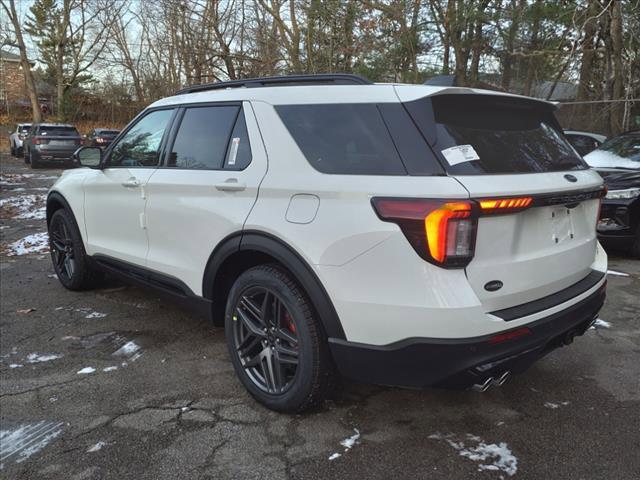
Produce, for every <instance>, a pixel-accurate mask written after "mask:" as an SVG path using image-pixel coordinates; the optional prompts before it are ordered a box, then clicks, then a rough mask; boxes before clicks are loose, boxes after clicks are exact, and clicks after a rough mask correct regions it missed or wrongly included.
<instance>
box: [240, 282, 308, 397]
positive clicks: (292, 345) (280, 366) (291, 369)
mask: <svg viewBox="0 0 640 480" xmlns="http://www.w3.org/2000/svg"><path fill="white" fill-rule="evenodd" d="M232 318H233V341H234V347H235V351H236V354H237V355H238V357H239V358H240V363H241V364H242V367H243V368H244V369H245V372H246V373H247V376H248V377H249V378H250V379H251V381H252V382H253V383H254V385H256V386H257V387H258V388H260V389H261V390H262V391H264V392H267V393H270V394H274V395H280V394H282V393H284V392H286V391H287V390H288V389H289V388H290V387H291V385H292V384H293V382H294V380H295V377H296V374H297V372H298V355H299V349H298V341H299V340H298V336H297V332H296V326H295V323H294V322H293V318H292V316H291V314H290V313H289V311H288V310H287V308H286V306H285V304H284V302H283V300H282V299H281V298H280V297H279V296H278V295H277V294H276V293H275V292H273V291H272V290H270V289H267V288H264V287H250V288H248V289H246V290H245V291H244V292H243V293H242V295H240V298H239V300H238V302H237V304H236V307H235V309H234V310H233V317H232Z"/></svg>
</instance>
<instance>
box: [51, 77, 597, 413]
mask: <svg viewBox="0 0 640 480" xmlns="http://www.w3.org/2000/svg"><path fill="white" fill-rule="evenodd" d="M247 86H250V87H252V88H244V87H247ZM554 110H555V105H554V104H552V103H550V102H545V101H541V100H535V99H532V98H523V97H520V96H514V95H507V94H503V93H496V92H492V91H482V90H475V89H473V90H472V89H469V88H458V87H442V86H430V85H390V84H373V83H371V82H369V81H367V80H366V79H363V78H361V77H357V76H353V75H300V76H291V77H275V78H261V79H248V80H238V81H231V82H220V83H214V84H209V85H206V84H205V85H198V86H194V87H191V88H187V89H185V90H183V91H181V92H178V94H177V95H176V96H173V97H169V98H165V99H162V100H159V101H157V102H155V103H154V104H152V105H151V106H149V107H148V108H147V109H145V110H144V111H143V112H142V113H140V115H138V116H137V117H136V118H135V119H134V120H133V121H132V122H131V124H130V125H129V126H128V127H127V128H126V129H125V130H124V131H123V133H122V134H121V135H120V136H119V137H118V139H117V140H116V141H115V142H114V144H113V145H112V146H111V147H109V148H108V149H106V150H102V149H100V148H95V147H83V148H80V149H78V150H77V151H76V153H75V154H74V158H75V159H76V161H77V162H78V163H79V164H80V165H82V166H85V167H90V168H77V169H74V170H70V171H68V172H65V174H64V175H62V176H61V177H60V178H59V179H58V181H57V182H56V183H55V184H54V185H53V187H52V188H51V190H50V192H49V195H48V198H47V225H48V229H49V239H50V248H51V254H52V260H53V266H54V269H55V272H56V274H57V276H58V279H59V281H60V282H61V283H62V285H63V286H65V287H66V288H68V289H71V290H80V289H84V288H88V287H90V286H91V285H95V282H96V281H99V276H100V272H105V271H106V272H111V273H114V274H116V275H119V276H121V277H123V278H127V279H129V280H130V281H133V282H138V283H144V284H146V285H149V286H155V287H157V288H160V289H162V290H163V291H164V292H167V293H173V294H175V296H176V297H177V298H181V299H182V300H183V301H187V302H188V303H190V304H191V305H193V306H198V307H201V308H202V311H204V312H206V313H207V314H208V315H209V316H210V317H211V318H212V319H214V321H216V322H219V324H224V325H225V334H226V337H227V345H228V348H229V354H230V356H231V361H232V364H233V367H234V369H235V371H236V373H237V375H238V377H239V378H240V381H241V382H242V383H243V385H244V386H245V387H246V388H247V390H248V391H249V392H250V393H251V394H252V395H253V396H254V397H255V398H256V399H258V400H259V401H260V402H262V403H263V404H265V405H266V406H268V407H270V408H273V409H275V410H279V411H288V412H292V411H300V410H303V409H305V408H308V407H310V406H312V405H314V404H316V403H317V402H319V401H320V400H322V398H323V396H324V395H326V393H327V391H328V389H329V386H330V385H331V383H332V382H330V378H331V376H332V375H333V373H334V366H335V367H337V369H338V371H339V372H341V373H342V374H343V375H344V376H346V377H350V378H354V379H357V380H360V381H366V382H371V383H377V384H384V385H399V386H406V387H425V386H431V385H437V386H447V387H456V388H462V387H471V386H473V387H474V388H475V389H477V390H481V391H484V390H486V389H487V388H489V387H491V386H492V385H502V384H503V383H504V382H505V380H506V379H507V378H508V377H509V376H510V375H511V374H512V373H521V372H523V371H524V370H526V369H527V367H528V366H529V365H531V364H532V363H533V362H535V361H536V360H538V359H539V358H541V357H543V356H544V355H546V354H547V353H549V352H550V351H551V350H553V349H554V348H556V347H560V346H561V345H568V344H569V343H571V342H572V341H573V339H574V337H576V336H579V335H582V334H583V333H584V332H586V331H587V330H588V329H589V327H590V326H591V325H592V324H593V322H594V321H595V320H596V318H597V315H598V311H599V310H600V308H601V306H602V304H603V301H604V297H605V288H606V271H607V258H606V253H605V252H604V251H603V250H602V248H601V247H600V245H599V244H598V241H597V239H596V233H595V232H596V221H597V218H598V207H599V205H600V198H601V197H602V195H603V194H604V186H603V181H602V178H601V177H600V176H599V175H598V174H597V173H596V172H595V171H593V170H592V169H590V168H589V167H588V165H587V164H586V163H585V162H584V160H583V159H582V158H581V157H580V156H579V155H578V154H577V153H576V152H575V150H574V149H573V148H571V146H570V145H569V143H568V142H567V140H566V139H565V138H564V136H563V135H562V130H561V128H560V126H559V124H558V122H557V120H556V118H555V116H554V113H553V112H554ZM267 167H268V168H267ZM74 298H75V297H74ZM567 375H569V373H567Z"/></svg>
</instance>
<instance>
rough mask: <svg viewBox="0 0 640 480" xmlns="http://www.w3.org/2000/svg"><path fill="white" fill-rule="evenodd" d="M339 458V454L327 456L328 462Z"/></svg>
mask: <svg viewBox="0 0 640 480" xmlns="http://www.w3.org/2000/svg"><path fill="white" fill-rule="evenodd" d="M341 456H342V454H341V453H337V452H336V453H332V454H331V455H329V460H335V459H336V458H340V457H341Z"/></svg>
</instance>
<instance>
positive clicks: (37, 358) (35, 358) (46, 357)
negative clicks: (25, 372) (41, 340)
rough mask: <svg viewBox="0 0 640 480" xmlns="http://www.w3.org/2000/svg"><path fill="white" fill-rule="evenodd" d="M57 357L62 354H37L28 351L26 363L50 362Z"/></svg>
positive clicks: (60, 356)
mask: <svg viewBox="0 0 640 480" xmlns="http://www.w3.org/2000/svg"><path fill="white" fill-rule="evenodd" d="M58 358H62V354H59V353H46V354H43V355H38V354H37V353H30V354H29V355H27V363H42V362H50V361H51V360H57V359H58Z"/></svg>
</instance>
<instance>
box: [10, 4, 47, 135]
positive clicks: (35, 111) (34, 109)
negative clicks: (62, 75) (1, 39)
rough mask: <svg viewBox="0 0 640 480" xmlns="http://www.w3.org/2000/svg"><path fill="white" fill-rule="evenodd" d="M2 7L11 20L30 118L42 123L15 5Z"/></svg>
mask: <svg viewBox="0 0 640 480" xmlns="http://www.w3.org/2000/svg"><path fill="white" fill-rule="evenodd" d="M2 6H3V7H4V8H5V10H6V11H7V15H8V16H9V19H10V20H11V23H12V25H13V29H14V31H15V34H16V41H17V43H18V49H19V50H20V66H21V67H22V72H23V74H24V81H25V83H26V85H27V92H28V94H29V101H30V102H31V116H32V117H33V123H40V122H42V113H41V111H40V102H39V101H38V92H37V91H36V82H35V80H34V79H33V72H32V71H31V64H30V63H29V58H28V57H27V48H26V47H25V45H24V37H23V36H22V28H21V27H20V20H19V19H18V14H17V12H16V5H15V1H14V0H9V8H7V6H6V5H5V4H4V3H3V4H2Z"/></svg>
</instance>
